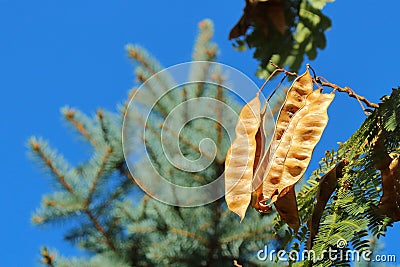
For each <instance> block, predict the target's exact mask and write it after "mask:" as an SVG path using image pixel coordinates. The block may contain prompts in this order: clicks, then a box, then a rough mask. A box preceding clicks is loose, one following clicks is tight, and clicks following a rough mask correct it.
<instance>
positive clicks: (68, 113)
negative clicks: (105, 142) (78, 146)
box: [64, 109, 96, 146]
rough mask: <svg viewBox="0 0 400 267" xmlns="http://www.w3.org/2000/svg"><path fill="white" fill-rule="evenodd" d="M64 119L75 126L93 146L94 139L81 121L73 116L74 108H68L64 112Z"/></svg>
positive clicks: (94, 143)
mask: <svg viewBox="0 0 400 267" xmlns="http://www.w3.org/2000/svg"><path fill="white" fill-rule="evenodd" d="M64 116H65V119H66V120H67V121H68V122H70V123H71V124H72V126H74V127H75V129H76V130H77V131H78V132H79V133H80V134H82V135H83V136H84V137H85V138H86V139H87V140H88V141H89V142H90V143H91V144H92V145H93V146H96V141H95V140H94V138H93V137H92V136H91V135H90V134H89V132H88V131H87V130H86V129H85V126H84V125H83V123H82V122H79V121H78V120H77V119H76V117H75V110H74V109H69V110H67V111H65V112H64Z"/></svg>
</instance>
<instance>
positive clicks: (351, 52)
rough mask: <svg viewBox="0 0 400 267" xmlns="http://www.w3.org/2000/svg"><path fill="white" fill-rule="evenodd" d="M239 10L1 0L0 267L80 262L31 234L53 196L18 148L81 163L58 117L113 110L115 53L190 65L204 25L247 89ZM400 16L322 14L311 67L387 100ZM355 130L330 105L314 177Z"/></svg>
mask: <svg viewBox="0 0 400 267" xmlns="http://www.w3.org/2000/svg"><path fill="white" fill-rule="evenodd" d="M243 5H244V1H243V0H236V1H215V0H204V1H187V0H186V1H183V0H181V1H174V0H172V1H132V0H130V1H128V0H114V1H104V0H96V1H94V0H36V1H32V0H29V1H28V0H0V36H1V41H0V90H1V95H2V97H1V99H2V103H1V105H0V109H1V113H0V114H1V115H0V125H1V127H0V129H1V131H0V134H1V147H2V153H3V154H2V156H1V160H0V164H1V165H0V167H1V170H0V173H1V175H2V178H1V186H0V205H1V207H0V210H1V211H2V213H1V217H0V218H1V219H0V240H1V242H0V246H1V247H0V255H1V257H0V266H11V267H13V266H18V267H19V266H21V267H24V266H34V265H36V263H37V262H38V260H39V256H38V252H39V247H40V246H41V245H48V246H50V247H55V248H57V249H58V250H59V251H60V252H61V253H63V254H65V255H78V254H80V253H79V251H78V250H77V249H74V248H72V247H71V246H70V245H69V244H67V243H65V242H64V241H63V240H62V235H61V233H62V229H60V228H59V227H45V228H37V227H33V226H31V225H30V215H31V213H32V211H33V210H34V209H35V208H36V207H38V205H39V202H40V199H41V195H42V194H44V193H46V192H49V191H50V190H51V187H50V186H49V181H50V180H49V179H46V178H44V176H45V175H43V173H41V172H40V171H39V169H38V168H37V166H35V165H34V164H32V163H31V162H30V161H29V160H28V159H27V158H26V147H25V144H26V140H27V138H28V137H29V136H31V135H33V134H34V135H40V136H43V137H45V138H46V139H49V140H51V144H52V145H53V146H54V147H57V148H58V149H59V150H60V151H62V152H63V153H64V154H65V156H66V157H67V158H68V159H69V160H71V161H72V162H77V161H78V160H80V159H83V158H85V156H86V153H87V152H88V149H87V147H85V146H82V143H81V142H79V141H77V140H76V139H74V136H73V135H72V133H70V132H68V130H67V128H66V127H65V125H63V123H62V122H61V119H60V118H61V116H60V113H59V109H60V107H62V106H63V105H66V104H68V105H71V106H75V107H79V108H80V109H82V110H83V111H85V112H88V113H94V112H95V110H96V109H97V108H98V107H105V108H108V109H115V105H116V103H117V102H120V101H122V100H123V99H124V98H125V97H126V93H127V91H128V90H129V89H130V87H131V86H132V84H133V79H134V76H133V72H132V64H131V63H130V62H129V60H128V59H127V58H126V55H125V54H126V53H125V51H124V45H126V44H127V43H138V44H141V45H143V46H144V47H146V48H147V49H149V50H150V51H151V52H152V53H153V54H155V55H156V56H157V57H158V58H159V59H160V61H161V62H162V63H163V64H164V65H165V66H169V65H173V64H176V63H181V62H184V61H188V60H190V55H191V51H192V46H193V41H194V37H195V35H196V30H197V23H198V22H199V21H200V20H202V19H204V18H211V19H212V20H213V21H214V22H215V29H216V36H215V38H214V39H215V41H217V43H218V44H219V46H220V50H221V51H222V52H221V54H220V61H221V62H222V63H225V64H228V65H231V66H233V67H235V68H238V69H239V70H241V71H243V72H244V73H246V74H248V75H250V77H254V75H253V74H254V72H255V69H256V65H257V63H256V62H255V61H254V60H253V59H252V57H251V53H238V52H235V51H233V49H232V47H231V43H230V42H229V41H228V40H227V36H228V33H229V30H230V28H231V27H232V26H233V25H234V23H236V21H237V20H238V18H239V17H240V15H241V10H242V7H243ZM398 10H400V2H399V1H394V0H392V1H386V2H384V4H380V3H378V2H376V1H375V2H372V1H337V2H336V3H333V4H329V5H328V6H327V8H326V9H325V11H326V13H327V14H328V15H329V16H330V17H331V18H332V20H333V27H332V29H331V31H330V32H329V33H328V36H327V37H328V46H327V48H326V49H325V50H324V51H323V52H320V54H319V56H318V58H317V60H316V61H314V62H311V63H312V65H313V67H314V68H315V69H316V70H317V71H318V73H319V74H321V75H323V76H325V77H326V78H328V79H329V80H330V81H332V82H335V83H337V84H340V85H348V86H350V87H352V88H353V89H354V90H356V91H357V92H358V93H359V94H361V95H364V96H366V97H367V98H368V99H370V100H371V101H375V102H376V101H378V99H379V97H380V96H382V95H384V94H389V93H390V90H391V88H392V87H397V86H398V85H400V76H399V74H398V73H399V72H398V66H399V62H400V53H399V41H400V32H399V31H400V30H399V21H398ZM256 82H257V83H258V84H259V83H260V82H261V81H260V80H256ZM362 120H363V113H362V111H361V110H360V107H359V105H358V103H357V102H356V101H354V100H350V99H348V98H347V97H346V96H345V95H339V96H338V97H337V99H336V100H335V102H334V104H333V105H332V107H331V108H330V124H329V126H328V128H327V129H326V132H325V133H326V134H325V135H324V137H323V139H322V141H321V142H320V144H319V145H318V147H317V149H316V152H315V157H316V158H314V160H313V162H312V166H315V163H316V162H317V161H318V158H319V157H320V156H321V155H322V154H323V151H324V150H326V149H328V148H331V147H335V146H336V142H337V141H344V140H346V139H347V138H348V137H349V136H350V134H351V133H352V132H353V131H354V130H355V129H356V128H358V126H359V125H360V124H361V122H362ZM394 228H395V229H392V230H390V231H389V232H388V234H387V237H386V238H385V239H383V240H384V241H386V242H385V252H387V253H394V252H396V253H397V255H398V258H399V260H398V261H400V249H399V246H398V241H399V236H400V230H399V228H400V225H395V227H394ZM398 263H399V262H398Z"/></svg>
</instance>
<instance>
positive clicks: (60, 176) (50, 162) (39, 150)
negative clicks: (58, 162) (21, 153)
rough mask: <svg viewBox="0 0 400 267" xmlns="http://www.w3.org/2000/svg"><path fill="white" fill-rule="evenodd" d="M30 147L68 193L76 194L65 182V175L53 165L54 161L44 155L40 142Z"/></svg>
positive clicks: (34, 142) (32, 142)
mask: <svg viewBox="0 0 400 267" xmlns="http://www.w3.org/2000/svg"><path fill="white" fill-rule="evenodd" d="M30 145H31V148H32V150H33V151H35V152H36V154H37V155H38V156H39V157H40V158H42V160H43V161H44V164H45V165H46V166H47V167H48V168H49V169H50V171H51V173H53V174H54V176H55V177H56V178H57V179H58V181H59V182H60V183H61V184H62V185H63V186H64V188H65V189H66V190H68V192H70V193H71V194H73V193H74V189H73V188H72V186H71V185H70V184H68V183H67V181H65V177H64V175H63V174H62V173H61V172H60V170H58V169H57V167H56V166H55V165H54V164H53V160H52V159H51V158H50V157H48V156H47V155H46V153H44V151H43V150H42V148H41V145H40V143H39V142H36V141H35V140H31V141H30Z"/></svg>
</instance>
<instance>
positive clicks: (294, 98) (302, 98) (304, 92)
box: [275, 70, 313, 141]
mask: <svg viewBox="0 0 400 267" xmlns="http://www.w3.org/2000/svg"><path fill="white" fill-rule="evenodd" d="M312 91H313V81H312V77H311V75H310V72H309V71H308V70H306V72H304V73H303V74H302V75H301V76H299V77H297V78H296V80H294V82H293V84H292V86H291V87H290V88H289V91H288V93H287V95H286V99H285V102H284V103H283V105H282V108H281V110H280V112H279V116H278V119H277V120H276V130H275V140H276V141H279V140H281V138H282V135H283V133H284V132H285V131H286V129H287V127H288V126H289V122H290V120H291V119H292V118H293V116H294V114H295V113H296V112H297V111H298V110H299V109H301V108H303V107H304V105H305V104H306V98H307V96H308V95H309V94H311V93H312Z"/></svg>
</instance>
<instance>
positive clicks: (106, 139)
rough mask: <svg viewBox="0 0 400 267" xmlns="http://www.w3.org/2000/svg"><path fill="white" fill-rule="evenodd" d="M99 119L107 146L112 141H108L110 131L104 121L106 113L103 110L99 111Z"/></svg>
mask: <svg viewBox="0 0 400 267" xmlns="http://www.w3.org/2000/svg"><path fill="white" fill-rule="evenodd" d="M97 117H98V119H99V122H100V127H101V131H102V133H103V139H104V141H105V142H106V144H109V143H110V140H108V131H107V127H106V124H105V121H104V112H103V110H101V109H98V110H97Z"/></svg>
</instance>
